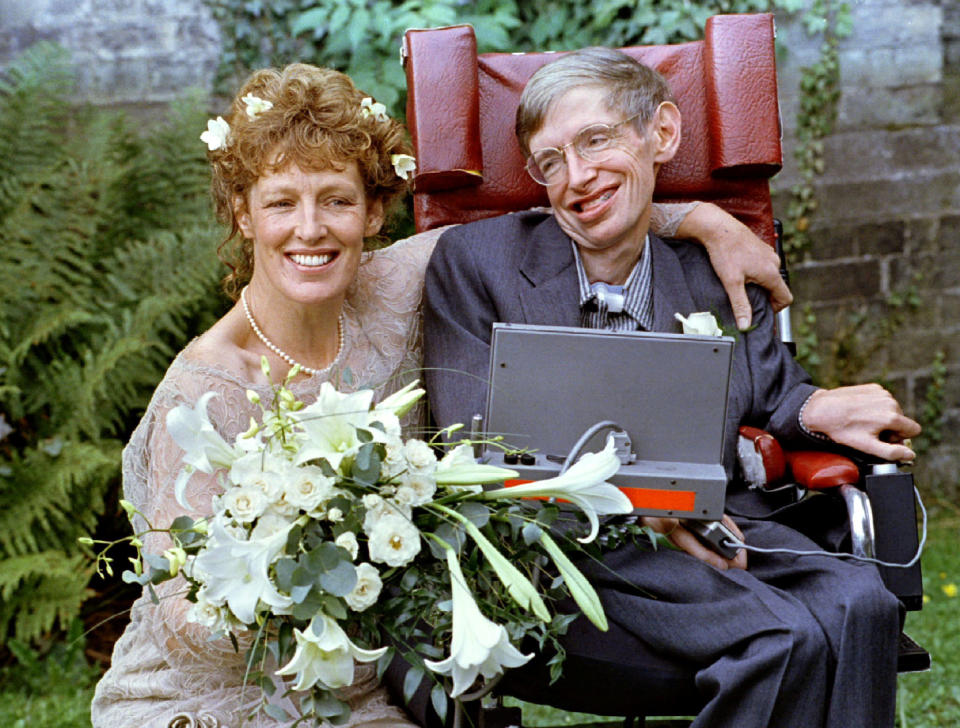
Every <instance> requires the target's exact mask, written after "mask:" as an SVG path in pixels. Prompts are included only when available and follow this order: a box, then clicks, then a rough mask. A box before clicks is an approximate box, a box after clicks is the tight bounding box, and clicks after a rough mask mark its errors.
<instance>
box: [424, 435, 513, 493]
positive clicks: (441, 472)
mask: <svg viewBox="0 0 960 728" xmlns="http://www.w3.org/2000/svg"><path fill="white" fill-rule="evenodd" d="M517 475H518V473H517V471H516V470H508V469H507V468H498V467H497V466H496V465H483V464H480V463H478V462H477V461H476V459H475V458H474V457H473V448H472V447H471V446H470V445H467V444H460V445H457V446H456V447H455V448H453V450H450V451H448V452H447V453H446V454H445V455H444V456H443V457H442V458H441V459H440V462H438V463H437V470H436V472H435V473H434V477H435V478H436V480H437V485H446V486H453V487H459V488H463V489H464V490H469V491H470V492H472V493H479V492H481V491H482V490H483V488H482V487H481V484H482V483H502V482H503V481H504V480H507V479H509V478H516V477H517Z"/></svg>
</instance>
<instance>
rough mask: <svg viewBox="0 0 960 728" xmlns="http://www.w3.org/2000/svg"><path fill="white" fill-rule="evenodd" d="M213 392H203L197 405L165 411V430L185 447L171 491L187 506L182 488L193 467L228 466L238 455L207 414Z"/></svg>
mask: <svg viewBox="0 0 960 728" xmlns="http://www.w3.org/2000/svg"><path fill="white" fill-rule="evenodd" d="M215 396H216V393H214V392H206V393H205V394H204V395H203V396H202V397H200V399H199V400H198V401H197V406H196V407H188V406H187V405H185V404H181V405H178V406H177V407H174V408H173V409H172V410H170V411H169V412H168V413H167V431H168V432H169V433H170V437H172V438H173V441H174V442H176V443H177V444H178V445H179V446H180V447H181V448H183V450H184V454H183V462H184V465H185V467H184V469H183V471H182V472H181V473H180V475H179V477H178V478H177V481H176V483H175V484H174V495H175V496H176V498H177V502H178V503H179V504H180V505H181V506H183V507H184V508H189V507H190V505H189V504H188V503H187V502H186V494H185V491H186V487H187V481H188V480H190V476H191V475H193V472H194V470H199V471H200V472H202V473H207V474H209V473H212V472H213V471H214V470H216V469H217V468H229V467H230V466H231V465H232V464H233V461H234V460H235V459H236V457H237V455H238V453H237V452H236V451H235V450H234V449H233V448H232V447H230V445H228V444H227V441H226V440H224V439H223V438H222V437H221V436H220V433H219V432H217V431H216V430H215V429H214V428H213V424H211V422H210V418H209V417H207V404H208V403H209V402H210V400H211V399H212V398H213V397H215Z"/></svg>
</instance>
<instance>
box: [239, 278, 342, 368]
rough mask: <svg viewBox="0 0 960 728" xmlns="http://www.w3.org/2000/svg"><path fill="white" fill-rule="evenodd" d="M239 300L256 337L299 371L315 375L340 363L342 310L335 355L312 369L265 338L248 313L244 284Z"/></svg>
mask: <svg viewBox="0 0 960 728" xmlns="http://www.w3.org/2000/svg"><path fill="white" fill-rule="evenodd" d="M240 302H241V303H242V304H243V312H244V313H245V314H246V316H247V321H249V322H250V328H251V329H253V333H255V334H256V335H257V338H258V339H260V341H262V342H263V344H264V346H266V347H267V348H268V349H269V350H270V351H272V352H273V353H274V354H276V355H277V356H279V357H280V358H281V359H283V360H284V361H285V362H287V364H289V365H290V366H292V367H294V366H298V367H300V369H301V371H304V372H306V373H307V374H309V375H311V376H317V375H318V374H327V373H328V372H329V371H330V370H331V369H333V368H334V367H335V366H336V365H337V364H339V363H340V357H341V356H342V354H343V311H341V312H340V318H339V319H337V355H336V357H334V359H333V361H332V362H330V364H329V365H327V366H326V367H324V368H323V369H314V368H313V367H308V366H304V365H303V364H301V363H300V362H298V361H297V360H296V359H294V358H293V357H292V356H290V355H289V354H288V353H287V352H285V351H284V350H283V349H281V348H280V347H279V346H277V345H276V344H274V343H273V342H272V341H270V339H268V338H267V336H266V334H264V333H263V332H262V331H261V330H260V327H259V326H257V322H256V321H255V320H254V318H253V314H252V313H250V306H249V305H248V304H247V288H246V286H244V288H243V290H242V291H240Z"/></svg>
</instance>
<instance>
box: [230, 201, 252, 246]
mask: <svg viewBox="0 0 960 728" xmlns="http://www.w3.org/2000/svg"><path fill="white" fill-rule="evenodd" d="M233 218H234V220H236V221H237V227H238V228H240V234H241V235H243V237H244V239H245V240H253V221H252V220H251V219H250V208H249V207H248V206H247V201H246V200H244V199H243V198H242V197H241V196H240V195H235V196H234V198H233Z"/></svg>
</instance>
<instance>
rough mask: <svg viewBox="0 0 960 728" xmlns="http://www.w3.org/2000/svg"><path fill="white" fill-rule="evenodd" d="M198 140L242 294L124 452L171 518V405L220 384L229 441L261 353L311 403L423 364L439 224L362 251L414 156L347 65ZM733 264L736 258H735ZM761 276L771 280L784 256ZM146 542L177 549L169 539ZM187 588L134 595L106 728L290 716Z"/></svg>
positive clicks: (295, 82)
mask: <svg viewBox="0 0 960 728" xmlns="http://www.w3.org/2000/svg"><path fill="white" fill-rule="evenodd" d="M202 138H203V139H204V140H205V141H206V142H207V144H208V146H209V148H210V160H211V163H212V168H213V182H212V187H213V195H214V199H215V203H216V209H217V214H218V216H219V218H220V219H221V221H223V222H225V223H226V224H227V225H228V226H229V228H230V235H229V238H228V239H230V240H233V239H235V238H237V237H238V236H239V237H240V238H241V242H240V244H239V249H238V251H237V253H238V254H237V256H236V260H235V261H234V262H233V265H232V266H231V267H232V269H233V272H232V273H231V275H230V276H228V278H227V279H226V281H225V287H226V290H227V291H228V293H230V294H231V295H232V297H233V299H234V300H235V301H237V302H236V304H235V305H234V306H233V308H232V309H231V310H230V311H229V312H228V313H227V314H226V315H225V316H224V317H223V318H222V319H220V320H219V321H218V322H217V323H216V324H215V325H214V326H213V327H212V328H211V329H210V330H209V331H207V332H205V333H204V334H203V335H202V336H200V337H199V338H197V339H195V340H194V341H192V342H191V343H190V344H189V345H188V346H187V347H186V348H185V349H184V350H183V351H182V352H181V353H180V354H179V355H178V356H177V358H176V359H175V360H174V362H173V364H172V365H171V366H170V369H169V370H168V371H167V374H166V376H165V377H164V379H163V381H162V382H161V383H160V385H159V386H158V388H157V390H156V392H155V394H154V396H153V399H152V400H151V402H150V406H149V408H148V409H147V412H146V414H145V415H144V417H143V420H142V421H141V422H140V424H139V426H138V427H137V429H136V430H135V432H134V434H133V437H132V438H131V441H130V443H129V445H128V446H127V448H126V450H125V451H124V457H123V478H124V493H125V497H126V498H127V499H128V500H129V501H130V502H132V503H133V504H134V505H135V506H136V508H137V509H138V510H139V511H140V512H141V513H142V514H143V515H144V516H145V517H146V518H147V519H149V521H150V523H152V524H154V525H155V526H157V527H159V528H163V527H166V526H167V525H169V524H170V523H171V522H172V520H173V519H174V518H175V517H176V516H177V515H179V514H181V513H182V512H183V509H182V508H181V507H180V506H179V505H178V504H177V502H176V500H175V498H174V493H173V491H174V488H173V483H174V481H175V479H176V476H177V474H178V473H179V472H180V470H181V467H182V460H181V458H182V451H181V450H180V448H179V447H178V446H177V445H176V444H175V443H174V442H173V440H172V439H171V438H170V437H169V435H168V434H167V431H166V428H165V426H164V423H165V419H166V415H167V412H169V411H170V410H171V409H172V408H173V407H176V406H177V405H180V404H189V405H191V406H192V405H193V404H194V403H195V402H196V401H197V400H198V399H199V397H200V396H201V395H202V394H203V393H204V392H207V391H214V392H216V393H217V394H218V395H219V396H218V397H216V398H214V399H213V400H212V401H211V402H210V405H209V408H208V413H209V416H210V419H211V421H212V422H214V423H215V424H216V426H217V427H218V429H219V431H220V434H221V435H222V436H223V437H225V438H227V439H228V440H232V439H233V438H234V437H235V436H236V435H237V433H239V432H241V431H244V430H246V429H247V427H248V424H249V421H250V417H251V416H254V415H256V414H258V409H257V408H256V407H254V406H253V405H252V404H251V403H250V402H249V400H248V398H247V391H248V390H254V391H256V392H258V393H259V394H260V397H261V399H262V400H264V401H269V400H270V396H271V395H270V386H269V382H268V381H267V378H266V376H265V375H264V373H263V372H262V370H261V364H260V362H261V358H262V357H266V358H267V361H268V362H269V364H270V368H271V371H272V372H274V379H280V378H282V376H283V375H284V374H285V373H286V372H287V370H288V369H289V368H290V367H291V366H292V365H293V364H294V363H298V364H300V365H301V367H302V369H301V373H300V374H299V375H298V376H297V377H296V378H295V379H294V380H293V382H292V384H291V389H292V390H293V392H294V393H295V394H296V395H297V397H298V398H299V399H301V400H303V401H307V402H310V401H313V400H314V399H315V395H316V393H317V392H318V391H319V389H320V385H321V383H323V382H325V381H333V382H334V383H335V384H336V385H337V386H338V387H340V388H342V389H356V388H359V387H364V386H368V387H373V388H374V389H375V390H376V393H377V396H378V397H383V396H384V395H385V394H388V393H389V392H391V391H394V390H396V389H398V388H400V387H401V386H403V385H404V384H405V383H407V381H409V380H410V379H413V378H415V377H417V376H418V372H417V370H418V368H419V366H420V343H419V342H420V320H419V306H420V297H421V288H422V282H423V271H424V268H425V265H426V262H427V259H428V258H429V256H430V253H431V251H432V249H433V245H434V243H435V241H436V238H437V237H438V236H439V233H440V232H441V231H439V230H437V231H432V232H430V233H424V234H421V235H417V236H414V237H413V238H410V239H409V240H406V241H402V242H400V243H397V244H395V245H393V246H391V247H389V248H386V249H384V250H379V251H376V252H372V253H364V252H363V245H364V240H366V239H370V238H373V237H374V236H376V235H377V234H378V233H379V231H380V228H381V226H382V224H383V222H384V220H385V218H387V217H388V215H389V213H390V211H391V207H392V206H393V205H394V204H395V203H396V202H397V201H398V199H399V197H400V196H401V194H402V193H403V192H404V191H405V188H406V175H407V170H408V168H409V163H410V162H411V161H412V159H411V158H410V157H409V156H406V155H409V152H410V149H409V146H408V144H407V142H406V140H405V136H404V131H403V128H402V126H401V125H400V124H399V123H398V122H396V121H394V120H392V119H389V118H388V117H387V116H386V114H385V112H384V110H383V107H382V106H381V105H379V104H375V103H373V102H371V100H370V99H368V98H365V97H364V95H363V94H362V93H361V92H360V91H358V90H357V89H356V88H355V87H354V86H353V84H352V82H351V81H350V79H349V78H348V77H346V76H344V75H343V74H341V73H338V72H336V71H332V70H327V69H320V68H315V67H312V66H308V65H303V64H294V65H291V66H288V67H286V68H284V69H283V70H282V71H274V70H264V71H259V72H257V73H255V74H253V75H252V76H251V77H250V79H248V80H247V82H246V83H245V84H244V86H243V88H242V89H241V90H240V92H239V93H238V94H237V96H236V98H235V99H234V101H233V104H232V107H231V113H230V116H229V119H228V120H227V121H223V120H222V119H218V121H217V122H211V124H210V128H209V129H208V131H207V132H205V133H204V135H203V137H202ZM690 210H691V208H690V207H689V206H674V207H672V208H671V207H665V208H663V209H661V210H660V214H661V218H662V222H661V227H660V231H661V232H663V233H665V234H670V232H672V231H671V230H669V229H667V230H664V229H663V225H664V224H666V225H667V226H668V227H669V226H670V218H671V217H672V218H674V222H673V225H675V224H676V222H677V220H676V218H682V217H683V216H684V215H687V213H689V212H690ZM695 212H696V214H695V215H688V216H687V219H686V220H684V221H683V222H684V224H685V225H686V226H687V227H688V228H689V231H691V232H695V229H696V226H697V224H698V223H700V224H713V223H714V220H715V215H716V214H717V212H718V211H717V208H714V207H712V206H709V205H702V206H701V207H698V208H696V210H695ZM664 221H665V222H664ZM724 223H725V224H726V225H728V226H730V227H728V228H727V232H726V233H721V234H720V241H721V242H723V241H729V240H731V239H732V240H734V241H736V240H738V239H740V238H743V237H748V236H749V233H746V235H744V231H745V228H743V227H742V226H740V225H739V223H736V222H735V221H733V220H732V218H729V216H727V217H726V218H725V219H724ZM731 231H732V232H731ZM681 232H682V231H681ZM758 245H759V244H758ZM734 247H735V246H734ZM721 248H722V249H727V248H723V246H721ZM746 257H747V259H749V260H755V258H754V257H753V256H752V255H750V256H746ZM733 259H736V255H734V256H733ZM730 260H731V258H730V257H729V256H727V257H722V258H721V265H729V263H730ZM764 262H766V263H768V264H769V263H770V262H771V261H770V260H769V259H767V260H766V261H764V260H763V259H761V267H762V266H763V263H764ZM751 265H755V263H751ZM732 267H733V268H734V269H735V271H734V273H733V275H732V278H734V279H736V278H737V277H738V276H739V280H740V281H741V282H742V280H743V272H742V271H741V270H740V267H739V266H738V265H733V266H732ZM764 270H765V271H767V272H769V271H773V272H774V277H775V270H776V269H775V266H773V265H767V266H766V268H764ZM787 296H789V294H787ZM414 419H415V420H416V418H414ZM408 424H409V423H408ZM217 492H218V486H217V485H216V483H215V482H214V480H213V479H208V480H206V481H203V480H201V478H200V477H199V476H197V475H195V476H194V478H193V479H192V480H191V481H190V487H189V489H188V492H187V501H188V502H190V503H192V504H197V508H198V512H196V513H194V514H192V515H194V516H201V515H205V513H203V505H202V504H204V503H209V501H210V497H211V496H212V495H214V494H215V493H217ZM138 520H139V522H138V523H137V528H138V530H141V529H142V528H143V527H144V526H145V523H144V522H143V520H142V519H138ZM145 546H146V549H147V550H148V551H151V552H154V553H159V552H160V551H162V549H163V548H165V544H164V543H163V542H162V540H161V539H159V538H148V539H147V543H146V544H145ZM182 591H183V582H182V581H180V580H173V581H169V582H166V583H164V584H162V585H161V586H160V587H159V588H158V589H157V592H158V593H159V596H160V597H161V599H160V603H159V604H157V605H154V604H152V603H151V601H150V599H149V598H148V597H146V596H144V597H142V598H141V599H140V600H138V601H137V602H136V604H135V605H134V606H133V609H132V610H131V623H130V625H129V626H128V627H127V629H126V631H125V633H124V635H123V636H122V637H121V639H120V640H119V641H118V643H117V645H116V648H115V650H114V655H113V663H112V666H111V668H110V670H109V671H108V672H107V674H106V675H105V676H104V678H103V680H102V681H101V682H100V684H99V685H98V686H97V692H96V696H95V698H94V701H93V706H92V715H93V723H94V725H95V726H97V727H98V728H99V727H100V726H103V727H104V728H106V727H109V728H123V727H124V726H137V727H138V728H140V727H142V726H158V727H160V728H165V727H166V726H188V725H202V726H239V725H241V724H243V725H245V726H246V725H249V726H275V725H279V723H277V722H275V721H274V720H273V719H271V718H269V717H268V716H267V715H266V714H264V713H263V712H262V711H261V712H257V713H256V715H254V716H253V717H252V719H251V720H249V721H247V722H244V721H245V718H246V717H247V716H248V715H250V714H251V713H252V712H254V711H256V709H257V707H258V706H259V705H260V701H261V698H262V694H261V690H260V689H259V688H258V687H255V686H252V685H244V678H243V676H244V666H243V654H242V653H243V650H242V649H241V651H240V653H237V652H236V651H235V650H234V649H233V647H232V645H231V643H230V642H229V641H228V640H215V641H211V640H210V639H209V631H208V630H207V629H206V628H205V627H203V626H201V625H199V624H195V623H192V622H190V621H189V620H188V616H189V611H190V606H191V605H190V603H189V602H187V601H186V600H185V599H183V598H182ZM358 676H359V677H358V681H357V683H356V684H355V685H354V686H352V687H351V688H350V689H349V690H347V691H345V695H346V697H347V699H348V700H349V702H350V704H351V708H352V717H351V725H355V726H388V725H393V726H395V725H411V724H410V723H409V720H408V719H407V718H406V717H405V715H404V713H403V711H402V710H400V709H399V708H397V707H395V706H392V705H390V704H389V702H388V700H387V698H386V695H385V692H384V691H383V689H382V688H380V687H379V686H378V685H377V683H376V679H375V675H374V673H373V668H372V667H371V666H370V665H361V666H359V667H358ZM283 693H284V690H283V689H280V690H277V691H275V692H274V695H273V697H271V698H270V700H271V702H274V703H276V704H278V705H280V707H283V708H284V709H285V710H287V711H288V712H289V713H292V714H296V706H295V704H294V703H293V702H292V701H291V700H290V699H284V698H282V697H281V696H282V694H283Z"/></svg>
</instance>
